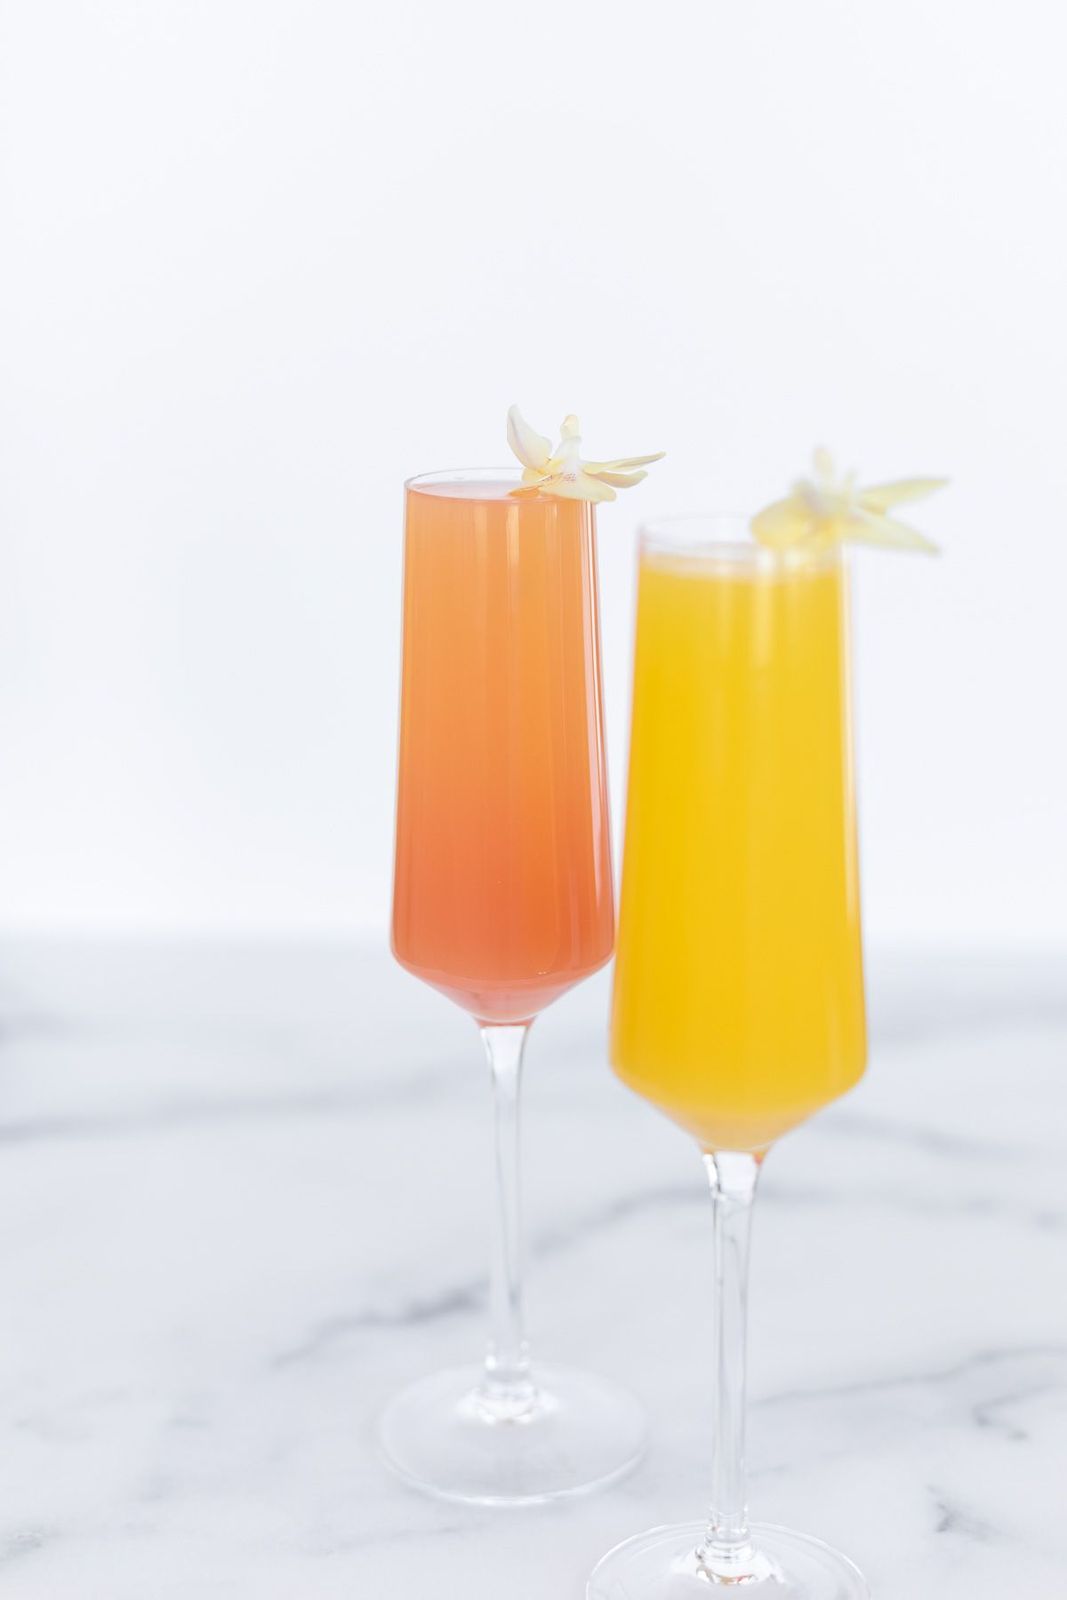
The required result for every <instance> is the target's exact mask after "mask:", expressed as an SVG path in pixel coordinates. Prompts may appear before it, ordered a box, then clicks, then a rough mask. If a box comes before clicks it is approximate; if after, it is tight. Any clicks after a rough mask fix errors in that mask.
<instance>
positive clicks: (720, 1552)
mask: <svg viewBox="0 0 1067 1600" xmlns="http://www.w3.org/2000/svg"><path fill="white" fill-rule="evenodd" d="M761 1159H762V1157H760V1156H754V1155H750V1154H748V1153H747V1152H746V1151H738V1150H719V1151H715V1152H711V1151H707V1152H705V1155H704V1165H705V1167H706V1168H707V1173H708V1180H709V1182H710V1184H711V1201H712V1212H713V1216H714V1228H715V1255H714V1261H715V1268H714V1270H715V1314H714V1322H713V1328H714V1335H713V1345H712V1360H713V1363H714V1369H715V1379H714V1382H715V1443H714V1455H713V1458H712V1473H711V1513H710V1515H709V1517H708V1527H707V1533H706V1535H705V1538H704V1543H703V1544H702V1545H701V1547H700V1550H699V1551H698V1556H699V1559H700V1560H701V1562H702V1563H703V1564H704V1566H705V1567H706V1568H707V1569H708V1571H709V1574H710V1575H712V1576H713V1577H714V1578H717V1579H718V1580H719V1581H722V1582H735V1583H736V1582H737V1581H738V1580H739V1579H742V1578H743V1576H744V1575H745V1574H746V1573H751V1572H752V1564H753V1561H754V1559H755V1552H754V1550H753V1548H752V1541H751V1539H750V1538H749V1531H748V1506H747V1503H746V1502H747V1493H746V1485H745V1322H746V1310H747V1300H748V1245H749V1234H750V1231H751V1225H752V1201H753V1199H754V1197H755V1193H756V1180H757V1178H758V1177H759V1169H760V1161H761Z"/></svg>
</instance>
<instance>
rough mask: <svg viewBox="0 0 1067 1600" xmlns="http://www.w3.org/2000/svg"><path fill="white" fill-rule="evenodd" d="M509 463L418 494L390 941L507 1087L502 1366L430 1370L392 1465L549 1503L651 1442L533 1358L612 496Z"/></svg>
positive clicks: (604, 1388)
mask: <svg viewBox="0 0 1067 1600" xmlns="http://www.w3.org/2000/svg"><path fill="white" fill-rule="evenodd" d="M520 482H521V478H520V474H519V473H517V472H509V471H507V470H492V469H491V470H488V471H460V472H445V473H436V474H433V475H430V476H427V477H420V478H414V479H412V480H411V481H410V482H409V483H408V485H407V498H406V532H405V568H404V645H403V684H402V696H401V719H400V723H401V725H400V760H399V774H398V786H397V828H396V866H395V880H394V898H393V952H394V954H395V956H396V958H397V960H398V961H400V963H401V964H402V965H403V966H404V967H406V968H407V969H408V971H410V972H412V973H414V974H415V975H416V976H417V977H419V978H421V979H423V981H424V982H426V983H429V984H432V985H433V986H434V987H435V988H437V989H439V990H440V991H441V992H442V993H443V994H445V995H447V996H448V997H449V999H451V1000H453V1001H454V1002H455V1003H456V1004H457V1005H459V1006H461V1007H463V1009H464V1010H466V1011H467V1012H469V1013H470V1014H471V1016H472V1017H473V1018H474V1020H475V1021H476V1023H477V1024H478V1027H479V1029H480V1030H481V1036H482V1041H483V1043H484V1046H485V1051H486V1055H487V1057H488V1062H489V1069H490V1075H491V1081H492V1088H493V1119H494V1178H495V1200H494V1213H495V1232H494V1244H493V1254H492V1269H491V1286H490V1304H491V1332H490V1338H489V1346H488V1352H487V1355H486V1359H485V1361H484V1363H483V1364H482V1365H481V1366H480V1367H479V1366H472V1367H471V1368H469V1369H466V1368H464V1369H460V1370H455V1371H448V1372H443V1373H440V1374H436V1375H434V1376H432V1377H430V1378H426V1379H423V1380H422V1381H421V1382H418V1383H416V1384H415V1385H414V1386H413V1387H411V1388H409V1389H407V1390H405V1391H404V1392H403V1393H402V1394H400V1395H399V1396H398V1397H397V1398H396V1399H394V1400H393V1402H392V1403H391V1404H390V1406H389V1407H388V1409H387V1410H386V1413H385V1415H384V1417H383V1420H382V1442H383V1445H384V1449H385V1453H386V1457H387V1459H388V1460H389V1461H390V1463H391V1464H392V1466H393V1467H394V1468H395V1469H396V1470H397V1471H398V1472H399V1473H400V1474H401V1475H402V1476H403V1477H404V1478H406V1479H407V1480H408V1481H410V1482H413V1483H415V1484H417V1485H418V1486H420V1487H422V1488H424V1489H427V1490H430V1491H431V1492H434V1493H436V1494H439V1495H442V1496H445V1497H446V1498H449V1499H454V1500H463V1501H477V1502H481V1503H490V1504H493V1503H500V1504H506V1503H516V1502H526V1501H537V1500H549V1499H553V1498H555V1497H557V1496H559V1495H564V1494H570V1493H574V1492H576V1491H578V1490H583V1489H588V1488H591V1487H593V1486H595V1485H597V1484H601V1483H605V1482H608V1481H610V1480H611V1479H613V1478H615V1477H617V1476H619V1475H620V1474H621V1473H623V1472H625V1471H626V1470H627V1469H628V1468H629V1467H631V1466H632V1465H633V1464H634V1463H635V1462H636V1460H637V1459H638V1457H639V1456H640V1454H641V1451H642V1448H643V1443H644V1431H645V1430H644V1420H643V1416H642V1414H641V1411H640V1408H639V1407H638V1406H637V1404H636V1402H635V1401H633V1400H632V1399H631V1398H630V1397H629V1396H628V1395H626V1394H625V1393H623V1392H622V1391H620V1390H618V1389H616V1388H615V1386H614V1385H612V1384H609V1383H606V1382H603V1381H602V1380H600V1379H598V1378H594V1377H591V1376H587V1375H584V1374H581V1373H576V1372H572V1371H569V1370H566V1369H557V1368H552V1369H549V1368H543V1367H533V1366H531V1363H530V1357H529V1353H528V1350H527V1344H526V1339H525V1334H524V1331H523V1314H522V1274H521V1266H520V1227H519V1170H518V1163H519V1087H520V1077H521V1070H522V1058H523V1049H524V1046H525V1043H526V1038H527V1035H528V1033H529V1029H530V1025H531V1023H532V1021H533V1019H534V1018H535V1017H536V1016H537V1015H538V1014H539V1013H540V1012H541V1011H543V1010H544V1008H545V1007H546V1006H547V1005H549V1004H550V1003H551V1002H552V1001H553V1000H555V999H556V998H558V996H560V995H561V994H563V993H564V992H565V991H566V990H567V989H569V988H570V987H571V986H572V985H574V984H576V983H580V982H581V981H582V979H583V978H587V977H589V976H590V974H592V973H594V972H596V971H597V970H598V968H600V967H602V966H603V965H604V964H605V962H607V961H608V960H609V958H610V956H611V952H612V945H613V941H614V916H615V913H614V896H613V887H612V871H611V842H610V832H609V819H608V805H607V783H606V774H605V759H604V726H603V710H602V697H601V669H600V638H599V620H598V612H597V574H596V549H595V509H594V506H593V505H592V504H590V503H588V502H587V501H584V500H573V499H564V498H556V497H553V496H551V495H548V494H542V493H539V492H537V491H534V492H533V493H525V494H523V495H522V496H519V497H516V496H513V495H512V493H511V491H512V490H513V489H514V488H515V487H516V486H517V485H518V484H519V483H520Z"/></svg>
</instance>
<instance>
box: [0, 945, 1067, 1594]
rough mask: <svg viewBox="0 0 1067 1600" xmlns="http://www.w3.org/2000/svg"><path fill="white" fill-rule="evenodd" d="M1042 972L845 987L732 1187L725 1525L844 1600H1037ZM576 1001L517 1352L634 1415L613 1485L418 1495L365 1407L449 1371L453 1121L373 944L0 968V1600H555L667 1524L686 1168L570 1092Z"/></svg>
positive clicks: (995, 966) (433, 1024)
mask: <svg viewBox="0 0 1067 1600" xmlns="http://www.w3.org/2000/svg"><path fill="white" fill-rule="evenodd" d="M1065 972H1067V962H1065V961H1064V960H1063V959H1062V957H1057V956H1056V955H1055V954H1053V953H1046V954H1034V955H1022V954H1016V955H1013V956H1003V957H998V956H996V955H995V954H990V953H986V954H982V955H970V956H968V955H966V954H962V953H957V954H950V953H945V954H939V955H927V956H923V957H919V956H911V957H910V958H903V957H901V958H896V959H890V958H883V959H877V958H875V959H872V961H871V973H870V980H871V981H870V988H871V1001H872V1020H873V1052H872V1067H871V1071H870V1073H869V1075H868V1077H867V1079H866V1080H865V1082H864V1083H863V1085H861V1087H860V1088H859V1089H858V1090H857V1091H856V1092H855V1093H854V1094H853V1095H851V1096H850V1097H849V1098H848V1099H847V1100H845V1101H843V1102H841V1103H840V1104H839V1105H838V1106H837V1107H835V1108H833V1109H832V1110H830V1111H829V1112H827V1113H825V1114H824V1115H823V1116H821V1117H819V1118H817V1119H815V1120H814V1121H813V1122H812V1123H811V1124H810V1125H809V1126H808V1127H806V1128H804V1129H802V1130H799V1131H798V1132H796V1133H794V1134H792V1135H791V1136H790V1137H789V1138H788V1139H786V1140H785V1141H784V1142H783V1143H782V1145H781V1146H780V1147H779V1148H778V1149H777V1150H776V1151H775V1152H773V1154H772V1156H771V1158H770V1160H769V1161H768V1164H767V1167H766V1170H765V1175H764V1180H763V1184H762V1186H761V1187H762V1193H761V1196H760V1200H759V1208H758V1212H757V1217H756V1227H755V1240H754V1259H753V1272H752V1318H753V1321H752V1337H751V1358H750V1393H751V1410H750V1426H749V1455H750V1463H751V1500H752V1504H753V1509H754V1511H755V1513H756V1514H757V1515H758V1516H760V1517H761V1518H762V1519H764V1520H767V1521H774V1522H785V1523H790V1524H792V1525H794V1526H796V1527H799V1528H802V1529H804V1530H806V1531H808V1532H811V1533H816V1534H819V1535H820V1536H822V1537H824V1538H826V1539H828V1540H830V1541H831V1542H832V1543H834V1544H837V1545H839V1546H840V1547H841V1548H842V1549H844V1550H846V1551H847V1552H848V1553H849V1554H850V1555H852V1557H853V1558H854V1559H855V1560H856V1561H857V1562H858V1563H859V1564H860V1566H861V1567H863V1569H864V1570H865V1572H866V1574H867V1576H868V1578H869V1580H870V1581H871V1584H872V1588H873V1591H874V1594H875V1596H876V1597H877V1600H1000V1597H1001V1596H1004V1595H1011V1596H1012V1597H1023V1596H1026V1597H1031V1600H1063V1597H1065V1596H1067V1517H1065V1515H1064V1511H1065V1509H1067V1508H1065V1494H1067V1183H1065V1174H1064V1163H1065V1157H1064V1150H1065V1149H1067V982H1065V981H1064V980H1065ZM606 1001H607V985H606V981H605V980H604V979H603V978H600V979H597V980H594V981H593V982H592V983H590V984H587V985H585V986H584V988H582V989H579V990H577V991H575V992H574V993H573V994H571V995H570V996H568V997H566V998H565V999H564V1000H563V1001H561V1002H560V1003H559V1004H558V1005H557V1006H556V1007H555V1008H554V1009H553V1010H552V1011H550V1012H548V1013H546V1015H545V1016H544V1017H543V1018H542V1019H541V1021H540V1022H539V1023H538V1025H537V1027H536V1028H535V1030H534V1033H533V1036H532V1039H531V1043H530V1050H529V1056H528V1092H527V1102H526V1109H527V1139H526V1152H527V1163H526V1168H527V1184H526V1193H527V1205H526V1213H527V1223H528V1237H529V1257H530V1260H529V1294H528V1303H529V1311H530V1331H531V1334H532V1337H533V1340H534V1346H535V1351H541V1352H543V1353H544V1354H545V1355H551V1356H556V1357H558V1358H561V1359H565V1360H567V1361H569V1362H574V1363H576V1364H582V1365H584V1366H587V1367H591V1368H594V1369H596V1370H599V1371H601V1372H603V1373H604V1374H606V1375H609V1376H612V1377H614V1378H616V1379H618V1380H620V1381H622V1382H624V1383H625V1384H626V1385H628V1386H629V1387H630V1388H632V1389H633V1390H634V1391H635V1392H637V1393H638V1394H639V1395H640V1396H641V1397H642V1399H643V1400H644V1402H645V1404H646V1406H647V1408H648V1412H649V1416H650V1421H651V1448H650V1451H649V1454H648V1457H647V1460H646V1461H645V1463H644V1464H643V1465H642V1466H641V1467H640V1468H639V1469H638V1471H637V1472H636V1473H634V1474H633V1475H632V1476H631V1477H630V1478H629V1479H627V1480H626V1481H624V1482H622V1483H620V1484H618V1485H617V1486H615V1487H613V1488H612V1489H610V1490H608V1491H607V1492H605V1493H602V1494H600V1495H597V1496H593V1497H590V1498H586V1499H581V1500H574V1501H571V1502H567V1503H562V1504H559V1505H557V1506H554V1507H540V1508H534V1509H530V1510H522V1511H499V1510H497V1511H491V1510H478V1509H470V1510H468V1509H465V1508H462V1507H457V1506H453V1505H447V1504H444V1503H438V1502H435V1501H433V1500H429V1499H424V1498H422V1497H420V1496H419V1495H418V1494H417V1493H415V1492H413V1491H411V1490H409V1489H407V1488H405V1487H403V1486H402V1485H401V1484H399V1483H398V1482H395V1481H394V1480H393V1479H392V1478H391V1477H389V1476H388V1475H387V1473H386V1472H385V1470H384V1469H383V1467H382V1466H381V1464H380V1462H379V1459H378V1456H377V1452H376V1446H375V1421H376V1416H377V1413H378V1412H379V1410H380V1408H381V1406H382V1404H383V1402H384V1401H385V1399H386V1398H387V1397H388V1396H389V1395H390V1394H391V1393H392V1392H393V1391H394V1390H395V1389H396V1388H398V1387H399V1386H400V1385H402V1384H404V1383H405V1382H406V1381H407V1380H409V1379H411V1378H413V1377H416V1376H420V1375H421V1374H423V1373H424V1372H428V1371H430V1370H432V1369H434V1368H435V1367H437V1366H440V1365H444V1364H446V1363H450V1362H453V1361H457V1360H464V1359H467V1358H469V1357H470V1356H471V1355H472V1354H474V1353H475V1352H477V1351H478V1350H479V1348H480V1343H481V1338H482V1329H483V1322H484V1313H485V1306H484V1288H485V1285H484V1266H485V1257H486V1222H487V1219H486V1216H485V1208H484V1198H485V1183H486V1182H487V1167H488V1123H487V1115H488V1112H487V1089H486V1084H485V1070H484V1066H483V1062H482V1059H481V1056H480V1051H479V1046H478V1041H477V1038H476V1036H475V1033H474V1031H473V1028H472V1026H471V1024H470V1023H469V1022H468V1021H467V1020H466V1019H464V1018H463V1017H462V1016H461V1015H460V1013H458V1012H457V1011H455V1010H454V1009H453V1008H452V1007H451V1006H450V1005H449V1004H448V1003H447V1002H446V1001H444V1000H442V999H440V998H439V997H437V996H436V995H434V994H432V993H431V992H430V991H428V990H426V989H424V988H422V987H421V986H420V985H419V984H417V983H416V982H415V981H414V980H412V979H410V978H408V977H407V976H406V975H405V974H403V973H401V972H400V971H399V970H398V969H396V968H395V967H394V966H393V965H392V963H391V962H390V960H389V958H388V956H387V955H386V954H385V953H384V952H383V951H377V950H367V949H359V948H355V947H345V946H343V945H340V944H338V945H333V946H319V947H315V946H311V945H308V944H303V945H296V944H294V945H291V946H285V945H282V944H272V943H266V942H263V943H259V944H252V943H249V944H246V945H243V946H217V945H209V944H204V943H200V944H196V943H189V944H184V945H178V944H174V945H167V944H162V943H155V944H143V945H140V946H125V945H120V944H107V943H101V942H85V943H82V944H77V943H49V942H40V943H36V944H27V943H21V944H13V943H10V942H9V943H7V944H5V945H3V946H2V947H0V1271H2V1275H3V1286H4V1315H3V1319H2V1322H0V1596H4V1597H6V1596H12V1597H15V1596H17V1597H18V1600H212V1597H216V1596H217V1597H227V1600H228V1597H231V1596H232V1597H234V1600H417V1597H419V1600H421V1597H422V1596H428V1595H433V1596H434V1597H435V1600H453V1597H456V1600H460V1597H462V1600H503V1597H505V1596H507V1597H513V1600H581V1597H582V1594H583V1585H584V1580H585V1577H586V1574H587V1572H588V1570H589V1568H590V1567H591V1566H592V1564H593V1563H594V1562H595V1561H596V1559H597V1558H598V1557H599V1556H600V1555H601V1554H602V1553H603V1552H604V1551H605V1550H606V1549H607V1548H608V1547H609V1546H610V1545H612V1544H614V1543H615V1542H617V1541H618V1540H619V1539H621V1538H623V1537H625V1536H627V1535H629V1534H631V1533H635V1532H639V1531H641V1530H642V1529H644V1528H646V1527H649V1526H651V1525H652V1524H654V1523H657V1522H664V1521H677V1520H683V1519H686V1518H690V1517H697V1516H699V1515H700V1514H701V1513H702V1510H703V1504H704V1497H705V1486H706V1482H707V1449H708V1437H709V1394H708V1374H707V1370H706V1358H707V1346H708V1334H709V1315H710V1313H709V1294H710V1285H709V1275H708V1266H709V1262H710V1239H709V1228H708V1202H707V1200H706V1197H705V1191H704V1186H703V1173H702V1170H701V1167H700V1163H699V1160H698V1158H697V1156H696V1153H695V1150H694V1148H693V1147H692V1146H691V1145H690V1144H689V1143H688V1141H687V1140H686V1139H685V1138H684V1137H683V1136H682V1135H681V1134H679V1133H677V1132H676V1131H675V1130H674V1129H673V1128H672V1127H671V1126H670V1125H669V1124H668V1123H667V1122H666V1121H664V1120H662V1119H661V1118H659V1117H658V1116H657V1115H656V1114H655V1113H653V1112H652V1111H650V1110H649V1109H648V1108H647V1107H645V1106H643V1105H642V1104H641V1103H640V1102H638V1101H636V1100H635V1099H633V1098H632V1097H631V1096H629V1095H628V1094H627V1093H626V1091H625V1090H623V1089H622V1088H621V1087H620V1086H619V1085H618V1084H616V1083H615V1081H614V1080H613V1078H612V1077H611V1075H610V1073H609V1072H608V1070H607V1068H606V1066H605V1063H604V1039H603V1029H604V1016H605V1011H606Z"/></svg>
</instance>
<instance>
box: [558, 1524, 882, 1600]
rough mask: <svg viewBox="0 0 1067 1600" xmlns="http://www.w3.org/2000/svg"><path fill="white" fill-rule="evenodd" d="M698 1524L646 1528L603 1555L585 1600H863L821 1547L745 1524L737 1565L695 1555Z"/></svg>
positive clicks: (846, 1570) (847, 1571)
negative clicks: (732, 1596) (747, 1535)
mask: <svg viewBox="0 0 1067 1600" xmlns="http://www.w3.org/2000/svg"><path fill="white" fill-rule="evenodd" d="M705 1532H706V1529H705V1526H704V1524H703V1523H701V1522H688V1523H683V1524H681V1525H680V1526H678V1527H675V1528H653V1529H652V1530H651V1532H649V1533H641V1534H638V1536H637V1537H636V1538H635V1539H627V1540H626V1542H625V1544H619V1545H616V1546H615V1549H614V1550H610V1551H609V1552H608V1554H607V1555H606V1556H605V1557H604V1559H603V1560H602V1561H601V1562H600V1563H599V1565H598V1566H597V1567H595V1568H594V1569H593V1573H592V1575H591V1577H590V1579H589V1582H588V1584H587V1585H586V1591H585V1594H586V1600H710V1596H711V1594H712V1593H713V1592H714V1591H719V1592H721V1593H722V1594H723V1595H724V1596H725V1594H726V1592H727V1591H729V1592H730V1593H736V1592H738V1591H741V1590H743V1591H744V1594H745V1600H757V1597H758V1600H870V1593H871V1591H870V1590H869V1589H868V1587H867V1584H866V1582H865V1580H864V1578H863V1575H862V1574H861V1573H860V1571H859V1569H858V1568H856V1567H854V1566H853V1565H852V1562H851V1561H850V1560H849V1559H848V1557H847V1556H843V1555H840V1554H839V1553H838V1552H837V1551H836V1550H831V1548H830V1546H829V1545H828V1544H823V1542H822V1540H821V1539H812V1538H811V1537H810V1536H809V1535H808V1534H806V1533H793V1532H792V1531H791V1530H790V1529H789V1528H775V1527H772V1526H770V1525H769V1524H768V1523H762V1522H754V1523H753V1524H752V1529H751V1532H752V1544H751V1546H750V1547H749V1549H748V1550H747V1551H746V1552H745V1553H744V1556H743V1558H742V1559H741V1560H737V1559H736V1558H731V1559H729V1560H719V1561H716V1560H715V1558H714V1557H713V1556H711V1555H710V1554H709V1555H706V1556H705V1555H702V1552H701V1546H702V1544H703V1540H704V1535H705Z"/></svg>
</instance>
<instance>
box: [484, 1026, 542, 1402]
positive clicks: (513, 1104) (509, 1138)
mask: <svg viewBox="0 0 1067 1600" xmlns="http://www.w3.org/2000/svg"><path fill="white" fill-rule="evenodd" d="M529 1031H530V1024H529V1023H528V1022H522V1023H516V1024H513V1025H506V1026H505V1025H501V1026H487V1027H484V1028H482V1030H481V1033H482V1041H483V1043H484V1045H485V1053H486V1056H487V1057H488V1060H489V1073H490V1076H491V1078H492V1086H493V1200H494V1204H493V1215H494V1219H495V1220H494V1226H493V1254H492V1262H491V1267H490V1277H489V1305H490V1319H491V1320H490V1330H489V1348H488V1350H487V1352H486V1358H485V1379H484V1383H483V1390H482V1397H483V1402H484V1403H487V1404H488V1405H489V1406H490V1407H491V1408H492V1409H493V1410H494V1412H495V1413H496V1414H499V1415H501V1416H504V1415H508V1414H510V1415H517V1414H520V1413H521V1412H522V1410H523V1409H524V1408H525V1407H527V1406H528V1405H529V1403H530V1401H531V1399H532V1396H533V1392H534V1391H533V1384H532V1383H531V1381H530V1360H529V1354H528V1351H527V1348H526V1338H525V1335H524V1333H523V1319H522V1244H521V1238H522V1230H521V1219H520V1204H519V1093H520V1089H521V1083H522V1056H523V1050H524V1048H525V1045H526V1035H527V1034H528V1033H529Z"/></svg>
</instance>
